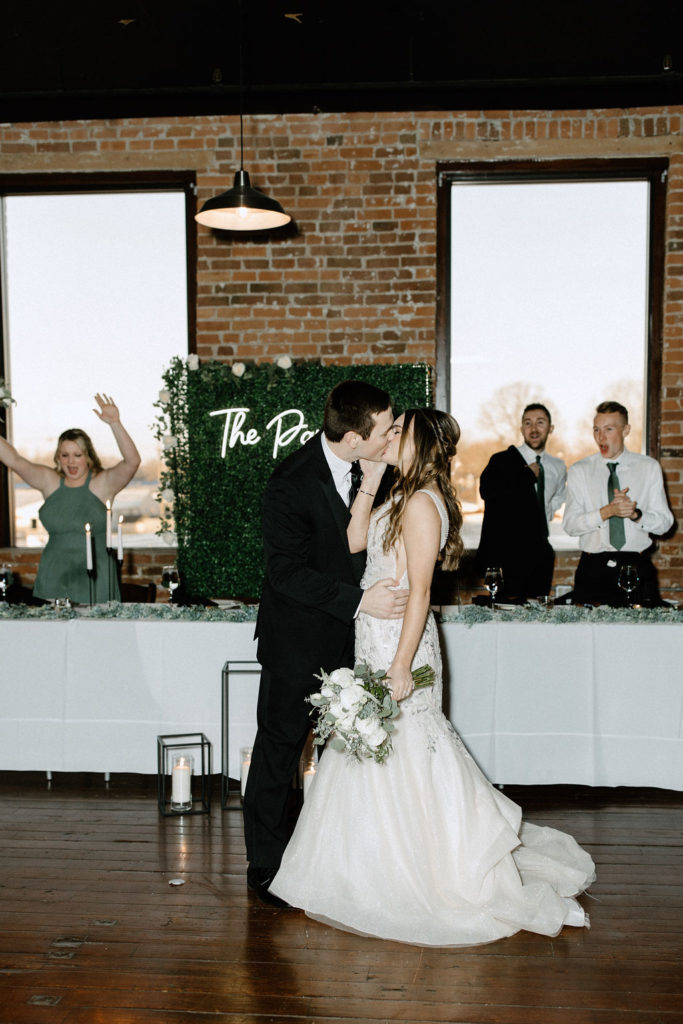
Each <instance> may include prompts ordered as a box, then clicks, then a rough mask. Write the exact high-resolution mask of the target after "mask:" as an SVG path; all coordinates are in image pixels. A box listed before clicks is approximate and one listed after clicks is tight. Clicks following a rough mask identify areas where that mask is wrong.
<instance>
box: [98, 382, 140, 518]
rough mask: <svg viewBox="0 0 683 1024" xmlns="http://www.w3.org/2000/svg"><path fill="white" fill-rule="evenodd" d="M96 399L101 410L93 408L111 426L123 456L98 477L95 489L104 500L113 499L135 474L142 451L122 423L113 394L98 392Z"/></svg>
mask: <svg viewBox="0 0 683 1024" xmlns="http://www.w3.org/2000/svg"><path fill="white" fill-rule="evenodd" d="M95 401H96V402H97V404H98V405H99V407H100V408H99V410H98V409H93V412H94V413H95V415H96V416H99V418H100V419H101V420H102V422H103V423H108V424H109V426H110V427H111V432H112V434H113V435H114V439H115V441H116V444H117V445H118V448H119V451H120V452H121V456H122V458H121V461H120V462H117V463H116V465H115V466H112V467H111V468H110V469H105V470H104V471H103V472H102V473H100V474H99V475H98V476H97V477H96V484H95V486H94V487H93V491H95V493H96V494H98V495H99V497H100V498H102V499H103V500H105V499H106V498H110V499H113V497H114V495H116V494H118V492H119V491H120V490H122V489H123V488H124V487H125V486H126V484H128V483H130V481H131V480H132V479H133V477H134V476H135V473H136V472H137V469H138V467H139V465H140V453H139V452H138V450H137V448H136V447H135V442H134V441H133V439H132V437H131V436H130V434H129V433H128V431H127V430H126V429H125V428H124V426H123V425H122V423H121V417H120V415H119V410H118V408H117V406H116V403H115V402H114V399H113V398H112V397H111V395H100V394H97V395H95Z"/></svg>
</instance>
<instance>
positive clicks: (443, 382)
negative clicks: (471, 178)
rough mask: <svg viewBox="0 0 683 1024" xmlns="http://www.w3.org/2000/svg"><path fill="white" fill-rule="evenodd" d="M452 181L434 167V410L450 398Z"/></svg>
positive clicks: (444, 405)
mask: <svg viewBox="0 0 683 1024" xmlns="http://www.w3.org/2000/svg"><path fill="white" fill-rule="evenodd" d="M450 279H451V179H450V177H449V176H448V174H445V173H442V172H441V171H440V170H439V169H438V166H437V178H436V396H435V397H436V407H437V409H448V408H449V404H450V395H451V360H450V348H451V304H450V294H451V290H450Z"/></svg>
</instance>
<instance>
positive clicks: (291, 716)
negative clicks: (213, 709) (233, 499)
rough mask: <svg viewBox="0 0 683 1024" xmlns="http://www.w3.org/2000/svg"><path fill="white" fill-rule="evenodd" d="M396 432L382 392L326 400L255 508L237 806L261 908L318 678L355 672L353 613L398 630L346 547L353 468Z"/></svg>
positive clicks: (350, 392)
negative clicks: (256, 574)
mask: <svg viewBox="0 0 683 1024" xmlns="http://www.w3.org/2000/svg"><path fill="white" fill-rule="evenodd" d="M392 423H393V415H392V411H391V399H390V398H389V395H388V394H387V392H386V391H383V390H381V389H380V388H377V387H374V386H373V385H372V384H367V383H365V382H364V381H358V380H347V381H343V382H342V383H341V384H338V385H337V386H336V387H335V388H334V389H333V390H332V391H331V392H330V394H329V396H328V399H327V403H326V405H325V413H324V418H323V432H322V434H316V435H315V437H312V438H311V440H310V441H308V442H307V443H306V444H305V445H303V446H302V447H301V448H300V449H298V450H297V451H295V452H293V453H292V454H291V455H289V456H288V457H287V458H286V459H284V460H283V462H281V463H280V464H279V465H278V466H277V468H276V469H275V471H274V472H273V474H272V476H271V478H270V480H269V481H268V484H267V486H266V490H265V494H264V499H263V542H264V550H265V560H266V573H265V580H264V584H263V593H262V595H261V603H260V606H259V612H258V621H257V623H256V636H257V638H258V660H259V662H260V663H261V669H262V671H261V684H260V688H259V696H258V707H257V722H258V731H257V734H256V739H255V741H254V748H253V751H252V757H251V765H250V768H249V776H248V780H247V786H246V791H245V794H244V833H245V838H246V844H247V859H248V861H249V868H248V871H247V886H248V888H249V889H250V890H251V891H252V892H254V893H256V895H257V896H258V897H259V899H261V900H262V901H263V902H265V903H269V904H271V905H274V906H283V905H284V904H283V901H282V900H280V899H278V897H277V896H275V895H274V894H273V893H271V892H269V889H268V886H269V885H270V882H271V881H272V879H273V877H274V876H275V874H276V872H277V869H278V867H279V865H280V860H281V859H282V854H283V852H284V849H285V846H286V845H287V841H288V839H289V830H288V828H287V805H288V798H289V794H290V790H291V780H292V776H293V774H294V771H295V769H296V767H297V764H298V761H299V758H300V756H301V752H302V750H303V747H304V743H305V741H306V737H307V735H308V732H309V730H310V728H311V721H310V717H309V713H310V706H309V705H308V704H307V703H306V701H305V698H306V697H307V696H309V695H310V694H311V693H314V692H315V690H316V688H317V686H318V683H317V681H316V679H315V675H316V673H318V674H319V673H320V670H321V668H322V669H324V670H325V671H326V672H331V671H332V670H333V669H335V668H339V667H341V666H350V667H352V666H353V664H354V619H355V617H356V615H357V614H358V612H359V611H361V610H362V611H363V612H366V613H367V614H368V615H374V616H376V617H377V618H383V619H395V618H400V617H401V616H402V615H403V612H404V610H405V605H406V602H407V595H408V592H407V591H406V590H402V591H396V590H392V589H390V588H391V587H395V586H397V583H398V581H397V580H380V581H379V582H378V583H375V584H374V585H373V586H372V587H370V588H369V589H367V590H365V591H364V590H361V588H360V586H359V583H360V579H361V576H362V573H363V568H364V562H365V553H364V552H363V553H360V554H355V555H352V554H351V553H350V551H349V545H348V541H347V537H346V527H347V525H348V523H349V519H350V514H349V509H348V506H349V504H350V498H351V464H352V462H354V461H356V460H357V459H369V460H371V461H379V460H380V457H381V455H382V452H383V451H384V449H385V447H386V444H387V437H388V433H389V429H390V427H391V425H392Z"/></svg>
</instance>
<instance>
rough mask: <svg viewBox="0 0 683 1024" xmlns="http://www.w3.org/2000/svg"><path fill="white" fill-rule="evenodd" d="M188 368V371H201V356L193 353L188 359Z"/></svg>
mask: <svg viewBox="0 0 683 1024" xmlns="http://www.w3.org/2000/svg"><path fill="white" fill-rule="evenodd" d="M187 368H188V370H198V369H199V356H198V355H197V353H196V352H192V353H191V355H189V356H188V357H187Z"/></svg>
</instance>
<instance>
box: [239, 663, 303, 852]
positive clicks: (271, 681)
mask: <svg viewBox="0 0 683 1024" xmlns="http://www.w3.org/2000/svg"><path fill="white" fill-rule="evenodd" d="M313 683H314V684H315V680H313ZM293 691H294V692H293ZM314 692H315V689H314V686H313V687H312V686H310V685H309V686H308V687H306V688H302V686H301V684H298V685H297V683H296V682H292V680H291V678H290V679H285V678H283V677H281V676H278V675H276V674H275V673H273V672H270V671H269V670H268V669H267V668H262V670H261V684H260V688H259V698H258V705H257V712H256V717H257V722H258V732H257V734H256V739H255V741H254V748H253V750H252V754H251V764H250V766H249V775H248V778H247V785H246V789H245V793H244V807H243V810H244V836H245V839H246V843H247V860H248V861H249V863H250V864H251V865H253V866H254V867H256V868H263V869H265V870H268V871H275V870H276V869H277V868H278V867H279V865H280V861H281V860H282V854H283V853H284V849H285V846H286V845H287V841H288V840H289V834H290V828H289V824H288V805H289V800H290V797H291V790H292V777H293V775H294V772H295V771H296V768H297V766H298V764H299V758H300V757H301V752H302V750H303V748H304V744H305V743H306V737H307V736H308V733H309V731H310V729H311V718H310V711H311V705H310V704H308V703H307V702H306V700H305V698H306V697H307V696H308V695H309V694H311V693H314Z"/></svg>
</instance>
